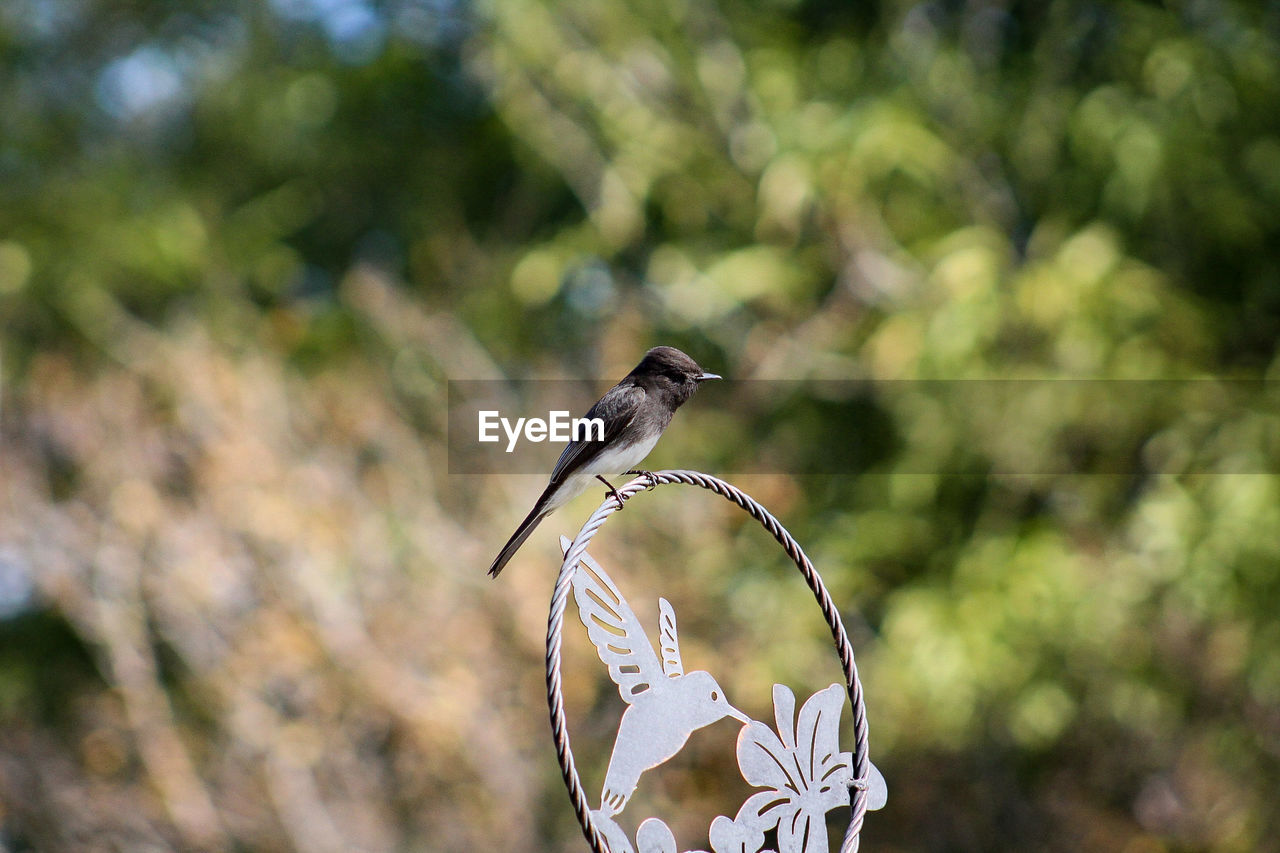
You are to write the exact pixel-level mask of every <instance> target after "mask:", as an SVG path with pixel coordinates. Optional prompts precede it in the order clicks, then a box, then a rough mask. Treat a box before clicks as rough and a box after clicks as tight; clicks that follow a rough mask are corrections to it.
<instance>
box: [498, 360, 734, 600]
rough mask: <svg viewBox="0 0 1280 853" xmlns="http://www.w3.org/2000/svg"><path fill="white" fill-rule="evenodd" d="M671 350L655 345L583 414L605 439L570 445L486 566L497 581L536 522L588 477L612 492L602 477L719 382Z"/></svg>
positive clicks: (634, 460)
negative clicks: (600, 425)
mask: <svg viewBox="0 0 1280 853" xmlns="http://www.w3.org/2000/svg"><path fill="white" fill-rule="evenodd" d="M719 378H720V377H719V376H717V375H716V374H714V373H707V372H706V371H705V370H703V369H702V368H701V367H699V366H698V363H697V362H695V361H694V360H693V359H691V358H689V356H687V355H685V354H684V353H682V352H680V350H678V349H676V348H675V347H654V348H653V349H651V350H649V351H648V352H647V353H645V354H644V358H642V359H641V360H640V363H639V364H637V365H636V367H635V369H634V370H632V371H631V372H630V373H628V374H627V375H626V376H625V377H624V378H623V379H622V381H621V382H619V383H618V384H617V385H615V386H613V387H612V388H610V389H609V390H608V391H607V392H606V393H605V395H604V396H603V397H601V398H600V399H599V400H597V401H596V404H595V405H594V406H592V407H591V408H590V409H589V410H588V411H587V414H586V417H587V418H600V419H601V420H603V421H604V438H603V439H602V440H601V439H592V440H575V441H571V442H569V445H568V446H567V447H565V449H564V452H563V453H561V454H560V460H559V461H558V462H556V467H555V468H554V469H553V470H552V471H551V482H549V483H547V488H546V490H545V491H543V493H542V496H541V497H540V498H538V502H537V503H535V504H534V505H533V510H532V511H531V512H530V513H529V515H528V516H526V517H525V520H524V521H522V522H520V526H519V527H517V528H516V532H515V533H513V534H511V538H510V539H508V540H507V544H506V545H504V546H502V551H501V552H500V553H499V554H498V556H497V557H496V558H495V559H494V561H493V565H491V566H490V567H489V575H490V576H491V577H497V576H498V572H500V571H502V567H503V566H505V565H506V564H507V561H508V560H510V559H511V558H512V557H513V556H514V555H515V553H516V551H517V550H518V549H519V548H520V546H521V545H523V544H524V540H526V539H528V538H529V534H530V533H532V532H533V529H534V528H535V527H537V526H538V522H540V521H542V519H544V518H546V517H547V516H548V515H550V514H551V513H552V512H554V511H555V510H557V509H559V508H560V507H562V506H564V505H565V504H567V503H568V502H569V501H571V500H573V499H574V498H576V497H577V496H578V495H580V494H582V493H583V492H585V491H586V490H587V489H588V488H589V487H590V486H591V481H592V480H593V479H599V480H600V481H602V482H603V483H604V484H605V485H606V486H609V488H610V489H611V490H612V489H613V486H611V485H609V481H608V480H605V477H612V476H617V475H618V474H622V473H624V472H626V471H629V470H631V469H632V468H634V467H635V466H636V465H639V464H640V461H641V460H642V459H644V458H645V457H646V456H648V455H649V451H650V450H653V446H654V445H655V444H657V443H658V439H659V438H660V437H661V436H662V431H663V430H665V429H666V428H667V424H669V423H671V416H672V415H674V414H675V411H676V409H678V408H680V405H681V404H682V403H684V401H685V400H688V399H689V398H690V397H692V396H693V392H694V391H696V390H698V385H699V383H702V382H705V381H706V380H708V379H719Z"/></svg>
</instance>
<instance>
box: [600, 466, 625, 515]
mask: <svg viewBox="0 0 1280 853" xmlns="http://www.w3.org/2000/svg"><path fill="white" fill-rule="evenodd" d="M596 479H597V480H599V481H600V482H602V483H604V485H605V488H606V489H608V491H607V492H605V494H606V495H608V496H609V497H611V498H613V499H614V500H615V501H617V502H618V509H622V505H623V504H624V503H626V500H627V499H626V498H624V497H623V496H622V495H621V494H619V493H618V490H617V489H615V488H614V487H613V483H610V482H609V481H608V480H606V479H605V478H604V477H602V476H601V475H599V474H596Z"/></svg>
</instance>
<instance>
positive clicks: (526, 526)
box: [489, 500, 549, 578]
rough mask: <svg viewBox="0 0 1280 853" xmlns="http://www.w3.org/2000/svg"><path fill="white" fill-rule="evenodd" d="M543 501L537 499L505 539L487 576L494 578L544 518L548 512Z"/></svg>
mask: <svg viewBox="0 0 1280 853" xmlns="http://www.w3.org/2000/svg"><path fill="white" fill-rule="evenodd" d="M543 503H544V501H541V500H540V501H538V503H537V504H536V505H534V507H533V511H532V512H530V513H529V514H528V515H527V516H525V519H524V521H522V522H520V526H519V527H517V528H516V532H515V533H512V534H511V538H510V539H508V540H507V544H506V545H503V546H502V550H501V551H500V552H499V553H498V556H497V557H495V558H494V560H493V565H492V566H490V567H489V577H491V578H496V577H497V576H498V573H499V572H501V571H502V567H503V566H505V565H506V564H507V562H508V561H509V560H510V559H511V558H512V557H514V556H515V555H516V551H518V550H520V546H521V545H523V544H524V540H526V539H528V538H529V534H530V533H532V532H533V529H534V528H535V527H537V526H538V523H539V522H540V521H542V519H544V518H546V517H547V515H548V514H549V512H548V511H547V509H546V508H544V506H543Z"/></svg>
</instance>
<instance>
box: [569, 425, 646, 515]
mask: <svg viewBox="0 0 1280 853" xmlns="http://www.w3.org/2000/svg"><path fill="white" fill-rule="evenodd" d="M661 437H662V435H661V433H659V434H658V435H655V436H654V437H653V438H650V439H646V440H644V441H638V442H636V443H635V444H629V445H627V446H626V447H616V448H610V449H608V450H605V451H604V452H603V453H601V454H600V455H599V456H597V457H596V458H595V459H593V460H591V461H590V462H589V463H587V464H586V465H584V466H582V468H580V469H578V470H577V471H574V472H573V473H572V474H570V475H569V477H568V478H566V480H565V483H564V487H563V488H561V489H558V490H557V492H556V495H555V497H554V498H553V499H552V500H551V501H550V502H549V503H548V507H547V509H548V510H553V509H559V508H560V507H562V506H564V505H565V504H567V503H568V502H569V501H571V500H573V499H574V498H576V497H577V496H578V495H580V494H582V493H583V492H585V491H586V490H587V489H589V488H591V487H592V486H593V485H599V482H600V481H599V480H597V479H596V477H597V476H600V477H604V478H605V479H608V478H610V477H616V476H617V475H619V474H621V473H622V472H623V471H630V470H631V469H632V468H634V467H636V466H637V465H639V464H640V463H641V461H643V460H644V458H645V457H646V456H648V455H649V451H651V450H653V446H654V445H655V444H657V443H658V439H659V438H661ZM614 485H615V486H620V485H622V484H621V483H614Z"/></svg>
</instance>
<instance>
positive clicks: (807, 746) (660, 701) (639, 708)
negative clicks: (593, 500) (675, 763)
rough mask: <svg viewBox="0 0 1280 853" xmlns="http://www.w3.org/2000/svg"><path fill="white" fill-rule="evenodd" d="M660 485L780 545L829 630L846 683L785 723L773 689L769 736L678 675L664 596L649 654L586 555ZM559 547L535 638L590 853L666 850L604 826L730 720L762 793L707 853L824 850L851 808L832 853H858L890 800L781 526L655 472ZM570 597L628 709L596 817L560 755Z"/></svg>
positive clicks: (694, 478)
mask: <svg viewBox="0 0 1280 853" xmlns="http://www.w3.org/2000/svg"><path fill="white" fill-rule="evenodd" d="M666 483H681V484H686V485H697V486H701V487H702V488H705V489H708V490H710V491H713V492H716V493H717V494H720V495H722V496H724V497H725V498H727V499H729V500H731V501H733V502H734V503H735V504H737V505H738V506H740V507H741V508H743V509H744V510H746V511H747V512H749V513H750V514H751V515H752V516H753V517H754V518H756V519H757V520H758V521H759V522H760V523H761V524H762V525H763V526H764V527H765V529H766V530H768V531H769V532H770V533H771V534H773V536H774V538H775V539H777V541H778V542H779V543H780V544H782V546H783V547H784V548H785V549H786V550H787V554H788V555H789V556H790V557H791V558H792V560H793V561H794V562H795V564H796V566H797V568H799V570H800V572H801V574H802V575H803V576H804V577H805V580H806V581H807V582H808V583H809V586H810V589H812V591H813V593H814V595H815V597H816V598H817V600H818V604H819V605H820V606H821V607H822V610H823V614H824V616H826V618H827V623H828V625H830V627H831V629H832V636H833V638H834V639H835V643H836V647H837V650H838V651H839V653H840V659H841V663H842V665H843V666H844V670H845V675H846V680H847V684H846V685H840V684H832V685H831V686H830V687H828V688H826V689H824V690H820V691H818V692H817V693H815V694H813V695H812V696H810V697H809V698H808V699H807V700H806V701H805V703H804V705H803V706H802V707H801V709H800V713H799V716H798V717H797V715H796V712H795V706H796V700H795V696H794V694H793V693H792V692H791V690H790V689H789V688H787V687H786V686H784V685H781V684H775V685H774V687H773V705H774V723H775V726H774V727H773V728H771V727H770V726H769V725H767V724H766V723H763V722H761V721H759V720H752V719H750V718H748V717H747V716H746V715H745V714H743V713H742V712H741V711H739V710H738V709H737V708H735V707H734V706H733V705H732V704H731V703H730V702H729V700H728V698H727V697H726V696H725V693H724V690H723V688H721V686H720V685H719V683H718V682H717V681H716V679H715V678H714V677H713V676H712V675H711V674H709V673H707V672H704V671H701V670H699V671H694V672H688V673H686V672H685V671H684V662H683V660H682V658H681V655H680V640H679V633H678V630H677V627H676V617H675V611H674V609H673V608H672V607H671V604H670V603H669V602H668V601H667V600H666V599H664V598H660V599H658V623H657V624H658V635H657V636H658V640H659V642H658V645H657V646H655V645H654V644H653V643H652V642H651V641H650V639H649V636H648V635H647V634H646V633H645V630H644V627H643V626H642V624H641V622H640V620H639V618H637V616H636V614H635V611H634V610H632V608H631V606H630V605H629V604H628V603H627V600H626V598H625V597H624V596H623V595H622V593H621V591H619V589H618V587H617V585H616V584H615V583H614V581H613V579H612V578H610V577H609V574H608V573H607V572H606V571H605V570H604V568H603V567H602V566H601V565H600V564H599V563H598V562H596V560H595V559H594V558H592V557H591V555H589V554H588V553H587V552H586V546H587V543H588V542H589V541H590V539H591V537H592V536H593V535H595V532H596V531H597V530H599V528H600V527H601V526H602V525H603V523H604V521H605V519H606V518H608V516H609V515H611V514H612V513H614V512H616V511H617V510H618V509H620V508H621V507H622V504H623V502H624V501H625V500H627V499H628V498H630V497H631V496H632V495H635V494H637V493H638V492H640V491H643V490H646V489H652V488H655V487H657V486H658V485H663V484H666ZM560 545H561V549H562V550H563V551H564V562H563V563H562V564H561V567H560V575H559V577H558V578H557V582H556V588H555V592H554V593H553V595H552V601H551V616H550V620H549V624H548V630H547V698H548V701H549V703H550V707H551V726H552V733H553V735H554V737H555V741H556V752H557V756H558V757H559V759H560V767H561V771H562V773H563V775H564V779H565V784H566V786H567V787H568V789H569V796H570V799H571V800H572V802H573V805H574V810H575V812H576V813H577V815H578V821H579V823H581V825H582V828H583V832H584V834H585V835H586V837H587V840H588V841H589V842H590V844H591V847H592V849H593V850H594V851H596V853H605V851H608V852H609V853H677V851H678V849H679V848H678V847H677V845H676V841H675V836H674V835H673V834H672V832H671V830H670V828H669V827H668V826H667V825H666V824H665V823H664V822H663V821H661V820H660V819H658V818H649V819H647V820H645V821H644V822H643V823H641V824H640V826H639V827H638V829H637V831H636V836H635V843H634V844H633V843H632V841H631V839H630V838H629V837H628V835H627V833H626V831H625V830H623V828H622V827H621V826H619V825H618V823H617V822H616V821H615V820H614V818H615V817H616V816H617V815H618V814H620V813H621V812H622V811H623V809H625V808H626V805H627V802H628V801H629V800H630V798H631V795H632V794H633V793H634V792H635V790H636V787H637V785H638V784H639V781H640V777H641V775H642V774H644V772H645V771H647V770H650V769H653V768H655V767H658V766H660V765H661V764H663V763H665V762H666V761H668V760H669V759H671V758H672V757H673V756H675V755H676V754H677V753H679V751H680V750H681V749H682V748H683V747H684V745H685V743H686V742H687V741H688V739H689V736H690V735H691V734H692V733H693V732H694V731H697V730H698V729H700V728H703V727H704V726H708V725H711V724H712V723H715V722H718V721H719V720H722V719H724V718H726V717H729V718H732V719H735V720H737V721H738V722H740V723H742V728H741V730H740V731H739V733H738V738H737V745H736V751H737V758H738V767H739V769H740V771H741V772H742V777H743V779H745V780H746V781H747V783H748V784H750V785H752V786H754V787H756V788H760V789H762V790H759V791H757V792H756V793H754V794H752V795H751V796H749V797H748V798H747V800H746V802H744V803H743V804H742V807H741V808H740V809H739V810H738V813H737V814H736V815H735V816H734V817H733V818H732V819H731V818H729V817H726V816H724V815H720V816H718V817H716V818H715V820H714V821H713V822H712V824H711V827H710V830H709V839H710V842H711V847H712V850H713V851H715V853H757V851H759V850H760V849H761V848H762V846H763V845H764V843H765V838H766V835H765V833H766V832H769V831H776V834H777V840H778V851H779V853H792V851H794V853H800V851H804V853H818V851H822V853H825V851H827V849H828V847H827V829H826V814H827V812H829V811H831V810H832V809H836V808H840V807H842V806H845V805H850V806H851V807H852V820H851V822H850V824H849V828H848V830H847V831H846V833H845V837H844V840H843V843H842V845H841V848H840V849H841V851H842V853H853V851H856V850H857V848H858V834H859V832H860V831H861V827H862V821H863V818H864V816H865V813H866V812H867V811H868V810H874V809H878V808H881V807H883V805H884V804H885V801H886V799H887V797H888V789H887V788H886V786H885V782H884V778H883V777H882V776H881V775H880V772H879V771H878V770H876V769H875V767H874V766H872V765H871V763H870V761H869V759H868V756H867V723H866V709H865V706H864V705H863V701H862V685H861V683H860V682H859V681H858V675H857V668H856V666H855V665H854V662H853V650H852V648H851V647H850V645H849V641H848V637H847V635H846V634H845V632H844V627H843V625H842V623H841V621H840V615H839V612H838V611H837V610H836V608H835V606H834V604H833V603H832V601H831V598H830V596H829V595H828V594H827V591H826V587H825V586H824V585H823V583H822V579H821V578H820V577H819V576H818V573H817V571H816V570H815V569H814V568H813V564H812V563H810V562H809V559H808V557H806V556H805V554H804V552H803V550H802V549H801V548H800V546H799V545H798V544H797V543H796V542H795V540H794V539H792V538H791V535H790V534H789V533H787V531H786V529H785V528H783V527H782V525H781V524H779V523H778V521H777V520H776V519H774V518H773V516H772V515H770V514H769V513H768V512H767V511H766V510H765V509H764V508H763V507H762V506H760V505H759V504H758V503H756V502H755V501H754V500H753V499H751V498H750V497H749V496H747V495H746V494H745V493H743V492H741V491H740V490H738V489H736V488H735V487H733V486H731V485H729V484H728V483H726V482H724V481H723V480H719V479H717V478H715V477H711V476H708V475H706V474H700V473H697V472H693V471H662V472H658V473H656V474H645V475H641V476H640V477H637V478H636V479H635V480H632V481H631V482H630V483H627V484H626V485H625V486H623V487H622V488H620V489H618V492H617V496H616V497H615V496H613V495H610V496H609V497H608V498H607V499H606V500H605V501H604V503H602V504H601V505H600V508H599V509H597V510H596V512H595V513H594V514H593V515H592V516H591V518H590V519H588V521H587V523H586V524H585V525H583V527H582V530H581V531H579V533H578V536H577V538H576V539H575V540H574V541H573V542H570V541H569V540H568V539H566V538H565V537H561V538H560ZM570 591H572V593H573V597H574V601H575V602H576V604H577V607H578V617H579V619H580V620H581V621H582V624H583V625H585V626H586V628H587V635H588V637H589V638H590V640H591V642H592V644H593V645H594V646H595V649H596V653H597V655H599V657H600V660H601V661H602V662H603V663H604V664H605V666H606V667H607V668H608V670H609V675H610V677H611V678H612V679H613V682H614V683H615V684H616V685H617V686H618V692H619V695H620V696H621V697H622V700H623V701H624V702H625V703H626V704H627V708H626V710H625V711H624V712H623V715H622V721H621V723H620V724H619V726H618V735H617V738H616V740H615V742H614V747H613V752H612V754H611V755H610V758H609V765H608V769H607V770H606V772H605V780H604V785H603V788H602V790H601V793H600V799H599V805H598V806H597V807H596V808H594V809H592V808H591V807H590V804H589V802H588V798H587V795H586V793H585V791H584V790H583V788H582V784H581V781H580V779H579V778H578V774H577V770H576V767H575V764H574V759H573V753H572V751H571V750H570V748H569V736H568V731H567V728H566V724H565V714H564V699H563V695H562V691H561V673H560V659H561V636H562V628H563V623H564V611H565V609H566V606H567V600H568V595H569V593H570ZM846 694H847V695H848V696H849V698H850V700H851V701H852V703H853V712H854V735H855V740H856V743H855V747H854V751H853V752H852V753H850V752H841V751H840V748H839V744H838V736H839V728H840V714H841V711H842V710H843V708H844V696H845V695H846ZM694 853H705V851H694Z"/></svg>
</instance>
